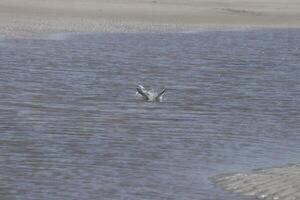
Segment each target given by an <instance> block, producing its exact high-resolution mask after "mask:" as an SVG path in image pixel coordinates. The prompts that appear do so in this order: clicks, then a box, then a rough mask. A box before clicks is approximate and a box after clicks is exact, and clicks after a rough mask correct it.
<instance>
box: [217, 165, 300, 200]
mask: <svg viewBox="0 0 300 200" xmlns="http://www.w3.org/2000/svg"><path fill="white" fill-rule="evenodd" d="M299 174H300V164H293V165H286V166H282V167H273V168H266V169H258V170H254V171H251V172H246V173H235V174H225V175H221V176H216V177H214V178H213V179H214V182H215V183H216V184H217V186H219V187H221V188H223V189H224V190H227V191H231V192H234V193H239V194H242V195H245V196H254V197H256V198H258V199H280V200H288V199H299V198H300V176H299Z"/></svg>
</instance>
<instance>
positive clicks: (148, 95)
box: [136, 85, 167, 102]
mask: <svg viewBox="0 0 300 200" xmlns="http://www.w3.org/2000/svg"><path fill="white" fill-rule="evenodd" d="M136 90H137V92H136V94H140V95H141V96H142V97H143V99H144V100H146V101H151V102H155V101H157V102H161V101H162V98H163V95H164V93H165V92H166V90H167V89H166V88H164V89H163V90H162V91H161V92H159V93H155V92H154V91H153V90H146V89H145V88H144V86H142V85H138V86H137V88H136Z"/></svg>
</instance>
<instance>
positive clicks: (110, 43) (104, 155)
mask: <svg viewBox="0 0 300 200" xmlns="http://www.w3.org/2000/svg"><path fill="white" fill-rule="evenodd" d="M138 83H142V84H144V85H145V86H147V87H149V88H154V89H157V90H159V89H162V88H163V87H167V92H166V95H165V99H164V100H165V101H164V102H162V103H147V102H143V101H141V100H139V99H137V98H136V97H135V87H136V85H137V84H138ZM0 134H1V138H0V195H1V198H3V199H30V200H31V199H55V200H57V199H88V200H93V199H101V200H108V199H117V200H119V199H122V200H123V199H124V200H125V199H126V200H141V199H143V200H144V199H148V200H158V199H159V200H165V199H170V200H173V199H178V200H192V199H195V200H198V199H201V200H202V199H203V200H215V199H222V200H234V199H235V200H240V199H251V198H244V197H241V196H238V195H234V194H231V193H228V192H224V191H222V190H221V189H219V188H218V187H216V186H215V185H214V184H213V182H212V181H211V179H210V177H213V176H215V175H218V174H222V173H230V172H238V171H247V170H251V169H256V168H261V167H271V166H278V165H285V164H288V163H300V145H299V144H300V135H299V134H300V30H299V29H286V30H244V31H203V32H198V33H164V34H159V33H155V34H150V33H149V34H146V33H140V34H96V35H93V34H86V35H72V36H64V35H58V36H53V37H50V38H44V39H2V40H1V41H0Z"/></svg>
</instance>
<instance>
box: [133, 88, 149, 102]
mask: <svg viewBox="0 0 300 200" xmlns="http://www.w3.org/2000/svg"><path fill="white" fill-rule="evenodd" d="M136 90H137V92H138V93H139V94H140V95H142V96H143V97H144V99H146V100H149V96H148V95H147V94H146V93H145V91H143V90H142V89H141V88H140V87H137V88H136Z"/></svg>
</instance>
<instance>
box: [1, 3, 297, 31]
mask: <svg viewBox="0 0 300 200" xmlns="http://www.w3.org/2000/svg"><path fill="white" fill-rule="evenodd" d="M299 10H300V2H299V1H298V0H287V1H281V0H274V1H271V0H262V1H258V0H246V1H239V0H229V1H219V0H217V1H207V0H142V1H138V0H122V1H121V0H114V1H108V0H100V1H97V0H86V1H82V0H63V1H62V0H53V1H41V0H2V1H1V2H0V35H6V36H33V35H41V34H49V33H58V32H103V31H105V32H138V31H172V30H186V29H195V28H220V27H221V28H224V27H300V12H299Z"/></svg>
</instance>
